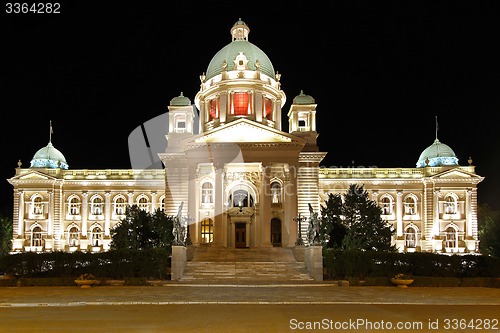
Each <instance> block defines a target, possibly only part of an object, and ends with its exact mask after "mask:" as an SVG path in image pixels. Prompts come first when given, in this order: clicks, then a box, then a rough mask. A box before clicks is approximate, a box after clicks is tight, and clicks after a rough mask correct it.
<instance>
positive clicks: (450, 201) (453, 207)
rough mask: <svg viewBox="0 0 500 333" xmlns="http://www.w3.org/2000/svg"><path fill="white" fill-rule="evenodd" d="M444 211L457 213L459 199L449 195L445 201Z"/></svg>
mask: <svg viewBox="0 0 500 333" xmlns="http://www.w3.org/2000/svg"><path fill="white" fill-rule="evenodd" d="M444 213H445V214H456V213H457V201H456V199H455V198H454V197H453V196H451V195H448V196H447V197H446V198H445V202H444Z"/></svg>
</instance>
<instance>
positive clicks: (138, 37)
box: [0, 0, 500, 214]
mask: <svg viewBox="0 0 500 333" xmlns="http://www.w3.org/2000/svg"><path fill="white" fill-rule="evenodd" d="M499 14H500V2H498V1H459V0H454V1H394V2H393V1H352V0H346V1H304V2H301V1H299V2H298V3H296V2H290V1H282V2H281V1H280V2H273V3H272V4H270V2H248V1H245V2H204V3H202V4H198V3H196V4H194V3H190V2H187V1H184V2H177V1H140V2H139V1H137V2H118V1H107V2H106V3H105V4H103V1H95V2H93V1H90V2H89V1H75V0H73V1H67V2H61V9H60V14H33V13H26V14H6V13H5V8H3V9H2V15H1V17H0V27H1V28H0V29H1V30H0V31H1V34H0V37H1V39H2V43H1V45H2V48H1V53H2V58H3V60H2V67H1V72H0V83H1V98H0V111H1V113H0V117H1V118H0V119H1V123H2V125H3V130H2V131H1V132H0V135H1V140H2V141H1V142H2V150H3V156H2V158H1V160H0V162H1V163H0V176H1V178H2V179H3V181H1V182H0V190H1V192H0V207H1V209H2V211H1V213H2V214H10V211H11V210H12V196H13V194H12V186H11V185H10V184H9V183H8V182H7V181H6V179H8V178H10V177H12V176H14V174H15V168H16V166H17V161H18V160H19V159H20V160H21V161H22V163H23V167H28V166H29V162H30V160H31V159H32V157H33V155H34V154H35V152H36V151H37V150H38V149H40V148H42V147H44V146H46V145H47V143H48V141H49V124H50V121H52V126H53V131H54V133H53V135H52V143H53V144H54V146H55V147H56V148H57V149H58V150H60V151H61V152H62V153H63V154H64V156H65V157H66V160H67V162H68V164H69V167H70V169H120V168H123V169H128V168H130V167H131V163H130V158H129V150H128V136H129V134H130V133H131V131H133V130H134V129H135V128H136V127H137V126H139V125H140V124H142V123H144V122H146V121H148V120H149V119H151V118H154V117H156V116H159V115H162V114H164V113H165V112H167V110H168V109H167V106H168V104H169V102H170V100H171V99H172V98H173V97H176V96H178V95H179V94H180V92H183V94H184V95H185V96H187V97H189V98H190V99H191V101H194V97H195V95H196V93H197V92H198V89H199V86H200V80H199V75H200V74H202V73H203V72H205V71H206V69H207V67H208V64H209V62H210V60H211V59H212V57H213V56H214V55H215V54H216V53H217V51H219V50H220V49H221V48H223V47H224V46H226V45H227V44H229V43H230V42H231V35H230V28H231V27H232V25H233V24H234V23H235V22H236V21H237V20H238V19H239V18H241V19H242V20H243V21H244V22H245V23H246V24H247V25H248V26H249V28H250V35H249V41H250V42H251V43H253V44H255V45H256V46H258V47H259V48H260V49H262V50H263V51H264V52H265V53H266V54H267V56H268V57H269V59H270V60H271V62H272V64H273V66H274V69H275V71H278V72H279V73H280V74H281V75H282V76H281V83H282V86H281V87H282V89H283V90H284V92H285V93H286V95H287V102H286V104H285V106H284V107H283V109H282V110H283V111H282V112H283V120H284V122H283V130H284V131H288V122H287V117H286V114H287V112H288V110H289V108H290V104H291V101H292V100H293V98H294V97H295V96H296V95H298V94H299V93H300V91H301V90H303V91H304V93H305V94H308V95H311V96H312V97H314V98H315V100H316V103H317V104H318V107H317V122H318V132H319V137H318V143H319V146H320V150H321V151H325V152H328V154H327V156H326V158H325V160H324V161H323V163H322V165H324V166H334V167H372V166H377V167H402V168H412V167H415V164H416V162H417V160H418V158H419V156H420V154H421V153H422V151H423V150H424V149H425V148H427V147H428V146H430V145H431V144H432V143H433V141H434V139H435V136H436V117H437V120H438V124H439V130H438V138H439V140H440V141H441V142H442V143H445V144H447V145H448V146H450V147H451V148H452V149H453V151H454V152H455V154H456V155H457V157H458V159H459V164H460V165H468V162H467V160H468V158H469V156H470V157H472V160H473V165H475V166H476V172H477V173H478V174H479V175H480V176H484V177H486V178H485V180H484V181H483V182H482V183H480V184H479V186H478V187H479V197H478V201H479V203H488V204H489V205H490V206H492V207H493V208H494V209H500V200H498V199H497V193H499V190H498V189H499V188H500V171H499V170H500V149H499V144H500V136H499V132H500V126H499V125H498V124H499V121H498V120H497V117H498V113H499V110H500V102H499V98H498V97H499V93H500V90H499V78H500V69H499V59H500V54H499V51H498V41H499V36H500V20H499V19H498V18H499V17H500V15H499Z"/></svg>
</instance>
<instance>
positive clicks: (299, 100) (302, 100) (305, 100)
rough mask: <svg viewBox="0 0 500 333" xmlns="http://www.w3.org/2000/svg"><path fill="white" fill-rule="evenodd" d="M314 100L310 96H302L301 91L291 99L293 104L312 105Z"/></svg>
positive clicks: (302, 92)
mask: <svg viewBox="0 0 500 333" xmlns="http://www.w3.org/2000/svg"><path fill="white" fill-rule="evenodd" d="M314 103H315V102H314V98H312V96H309V95H306V94H304V91H303V90H301V91H300V94H298V95H297V96H295V98H294V99H293V104H314Z"/></svg>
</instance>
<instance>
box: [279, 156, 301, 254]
mask: <svg viewBox="0 0 500 333" xmlns="http://www.w3.org/2000/svg"><path fill="white" fill-rule="evenodd" d="M291 168H292V170H290V166H289V165H288V164H286V165H285V166H284V167H283V169H284V172H285V182H284V187H283V205H284V208H285V221H283V223H284V225H285V227H286V228H287V230H286V231H287V233H288V246H294V244H295V241H296V240H297V235H298V221H295V220H294V219H295V218H296V217H297V204H298V201H297V165H292V166H291ZM302 236H304V234H302Z"/></svg>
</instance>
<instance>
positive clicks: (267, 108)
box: [264, 98, 273, 120]
mask: <svg viewBox="0 0 500 333" xmlns="http://www.w3.org/2000/svg"><path fill="white" fill-rule="evenodd" d="M264 117H266V119H267V120H273V102H272V101H271V100H270V99H269V98H264Z"/></svg>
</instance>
